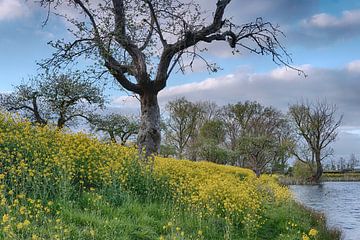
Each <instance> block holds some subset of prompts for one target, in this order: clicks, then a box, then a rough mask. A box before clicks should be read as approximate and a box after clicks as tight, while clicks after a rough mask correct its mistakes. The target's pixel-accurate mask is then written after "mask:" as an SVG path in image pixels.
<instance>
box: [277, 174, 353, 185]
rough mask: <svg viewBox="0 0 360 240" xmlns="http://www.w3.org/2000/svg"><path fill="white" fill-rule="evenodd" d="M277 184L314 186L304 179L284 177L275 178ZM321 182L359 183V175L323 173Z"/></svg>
mask: <svg viewBox="0 0 360 240" xmlns="http://www.w3.org/2000/svg"><path fill="white" fill-rule="evenodd" d="M276 177H277V179H278V181H279V183H280V184H281V185H284V186H289V185H314V183H312V182H308V181H307V180H306V179H305V178H295V177H289V176H284V175H278V176H276ZM321 182H360V173H358V172H356V173H355V172H347V173H338V172H337V173H324V174H323V175H322V177H321Z"/></svg>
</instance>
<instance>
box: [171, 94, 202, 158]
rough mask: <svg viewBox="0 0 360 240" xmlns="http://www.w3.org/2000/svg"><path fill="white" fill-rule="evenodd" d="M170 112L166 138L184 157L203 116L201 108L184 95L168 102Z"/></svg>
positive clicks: (178, 154) (179, 155) (179, 156)
mask: <svg viewBox="0 0 360 240" xmlns="http://www.w3.org/2000/svg"><path fill="white" fill-rule="evenodd" d="M166 110H167V112H168V114H169V116H168V119H167V120H166V121H165V122H166V127H165V138H166V142H167V144H169V145H172V146H174V147H175V149H176V153H177V157H178V158H179V159H182V158H183V157H184V154H185V150H186V148H187V147H188V143H189V141H190V139H192V138H194V134H195V133H196V132H197V126H198V123H199V121H200V117H201V113H202V112H201V108H200V107H199V106H198V105H197V104H195V103H192V102H190V101H188V100H186V99H185V98H184V97H183V98H179V99H176V100H174V101H170V102H168V104H167V105H166Z"/></svg>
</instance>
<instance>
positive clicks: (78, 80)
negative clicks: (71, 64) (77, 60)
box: [0, 72, 104, 129]
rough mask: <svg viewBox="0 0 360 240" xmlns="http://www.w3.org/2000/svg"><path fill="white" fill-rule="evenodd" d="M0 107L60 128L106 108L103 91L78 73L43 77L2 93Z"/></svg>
mask: <svg viewBox="0 0 360 240" xmlns="http://www.w3.org/2000/svg"><path fill="white" fill-rule="evenodd" d="M0 101H1V105H2V106H3V107H4V108H5V109H6V110H8V111H10V112H17V113H19V114H20V115H22V116H24V117H27V118H29V119H30V120H31V121H32V122H34V123H37V124H39V125H47V124H49V123H50V124H54V125H56V126H57V127H58V128H60V129H61V128H63V127H64V126H66V125H69V124H74V123H75V122H76V120H77V119H78V118H85V119H86V118H87V117H88V115H89V114H90V112H91V111H92V110H93V108H94V107H95V108H101V107H103V105H104V96H103V91H102V89H101V88H100V87H98V86H97V85H96V84H95V83H93V82H92V81H91V80H89V79H88V78H84V75H83V74H81V73H79V72H73V73H66V74H51V75H50V74H40V75H38V76H36V77H35V78H33V79H31V80H30V81H29V82H28V83H24V84H21V85H19V86H16V87H15V91H14V92H12V93H9V94H2V95H1V98H0Z"/></svg>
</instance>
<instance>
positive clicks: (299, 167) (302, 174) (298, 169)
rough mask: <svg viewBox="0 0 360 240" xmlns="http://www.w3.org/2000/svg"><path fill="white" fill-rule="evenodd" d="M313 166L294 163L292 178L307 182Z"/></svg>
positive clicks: (299, 162)
mask: <svg viewBox="0 0 360 240" xmlns="http://www.w3.org/2000/svg"><path fill="white" fill-rule="evenodd" d="M314 168H315V166H313V165H309V164H306V163H304V162H301V161H298V160H297V161H296V162H295V163H294V166H293V172H292V174H293V176H294V177H295V178H297V179H300V180H307V179H309V178H310V177H311V176H312V175H313V169H314Z"/></svg>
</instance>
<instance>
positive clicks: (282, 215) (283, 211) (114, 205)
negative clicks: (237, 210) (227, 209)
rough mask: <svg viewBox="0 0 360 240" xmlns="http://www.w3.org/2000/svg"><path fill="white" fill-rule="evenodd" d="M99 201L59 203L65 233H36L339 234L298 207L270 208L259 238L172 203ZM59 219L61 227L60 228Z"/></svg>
mask: <svg viewBox="0 0 360 240" xmlns="http://www.w3.org/2000/svg"><path fill="white" fill-rule="evenodd" d="M100 196H102V195H99V194H98V193H95V192H90V193H87V192H83V193H81V194H80V195H78V196H76V197H74V198H73V199H67V200H64V199H62V200H55V201H54V205H56V208H57V209H58V210H59V211H58V215H56V214H55V215H54V218H53V224H58V225H59V227H60V228H62V230H61V231H62V234H59V232H57V233H55V232H53V231H54V227H53V226H52V224H48V225H44V226H39V227H38V228H36V229H33V231H32V233H33V234H36V235H42V236H44V235H48V236H49V239H57V238H56V237H57V236H56V235H58V236H59V239H62V238H66V239H73V240H88V239H96V240H115V239H119V240H152V239H160V236H163V237H164V239H206V240H217V239H247V240H250V239H254V240H255V239H264V240H265V239H271V240H277V239H278V240H295V239H299V240H301V238H299V236H301V233H303V232H305V233H306V232H307V231H308V229H310V228H311V227H315V228H316V229H318V230H319V235H318V236H317V238H316V239H317V240H334V239H338V233H337V232H332V231H329V230H328V229H326V226H325V222H324V219H323V218H322V216H321V215H319V214H317V213H314V212H311V211H310V210H308V209H305V208H304V207H302V206H300V205H298V204H296V203H294V202H293V203H290V204H288V205H278V206H273V205H271V206H268V207H266V211H265V213H266V214H265V215H264V220H266V221H265V223H264V224H263V225H262V226H261V228H260V229H259V230H258V231H257V234H256V236H249V235H247V233H246V232H244V231H242V230H241V228H240V227H239V226H236V224H233V225H228V224H227V223H226V222H225V221H224V220H222V219H219V218H215V217H204V218H199V217H198V216H197V215H195V214H192V213H191V212H189V211H187V210H184V209H180V208H173V206H174V205H173V204H171V203H170V202H167V203H166V202H159V201H149V200H145V201H144V200H143V199H142V200H141V199H138V198H137V197H134V196H131V195H129V194H126V193H123V194H122V195H121V196H118V197H119V199H116V200H115V199H113V200H109V199H107V198H106V196H105V197H103V196H102V197H100ZM110 199H112V198H110ZM56 219H61V222H59V223H56ZM291 224H296V225H293V226H292V225H291ZM65 229H66V230H65ZM64 230H65V233H64ZM199 230H200V231H201V232H202V234H201V235H199ZM61 231H60V232H61ZM284 232H286V234H283V233H284ZM299 233H300V234H299ZM29 236H30V235H29ZM21 239H31V238H26V237H24V238H21Z"/></svg>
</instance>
